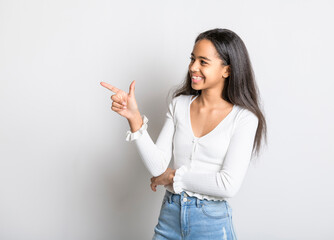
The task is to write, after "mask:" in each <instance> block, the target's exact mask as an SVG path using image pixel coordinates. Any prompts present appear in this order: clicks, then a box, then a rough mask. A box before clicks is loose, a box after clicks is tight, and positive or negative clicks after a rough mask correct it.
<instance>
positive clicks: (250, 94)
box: [172, 28, 267, 157]
mask: <svg viewBox="0 0 334 240" xmlns="http://www.w3.org/2000/svg"><path fill="white" fill-rule="evenodd" d="M202 39H207V40H210V41H211V42H212V43H213V45H214V46H215V48H216V50H217V52H218V54H219V57H220V59H221V60H222V62H223V65H224V66H226V65H230V69H231V72H230V75H229V77H227V78H226V79H225V83H224V88H223V90H222V97H223V99H224V100H226V101H227V102H230V103H232V104H234V105H238V106H240V107H243V108H246V109H248V110H249V111H251V112H253V113H254V114H255V115H256V116H257V117H258V120H259V122H258V127H257V130H256V135H255V138H254V142H253V149H252V157H253V155H256V156H258V155H259V152H260V148H261V143H262V138H264V140H265V142H266V143H267V124H266V120H265V117H264V115H263V114H262V112H261V110H260V107H259V98H260V97H259V90H258V87H257V85H256V82H255V77H254V72H253V69H252V65H251V62H250V58H249V55H248V51H247V48H246V46H245V44H244V42H243V41H242V40H241V38H240V37H239V36H238V35H237V34H236V33H234V32H233V31H231V30H228V29H221V28H215V29H212V30H208V31H205V32H203V33H200V34H199V35H198V37H197V38H196V40H195V44H196V43H197V42H198V41H199V40H202ZM172 90H173V89H172ZM201 92H202V90H194V89H193V88H192V87H191V78H190V75H189V73H188V71H187V75H186V77H185V80H184V82H183V83H182V84H181V85H180V86H177V89H176V90H174V92H173V95H172V97H173V98H174V97H177V96H179V95H200V94H201Z"/></svg>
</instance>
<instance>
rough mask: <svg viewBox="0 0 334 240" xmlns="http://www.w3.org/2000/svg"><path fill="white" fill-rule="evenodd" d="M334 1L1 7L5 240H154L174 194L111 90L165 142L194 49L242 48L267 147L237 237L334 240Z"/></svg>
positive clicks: (0, 190) (238, 216)
mask: <svg viewBox="0 0 334 240" xmlns="http://www.w3.org/2000/svg"><path fill="white" fill-rule="evenodd" d="M332 13H333V3H332V2H331V1H301V0H300V1H259V0H257V1H168V2H166V1H153V0H152V1H128V2H127V1H124V2H121V1H107V0H105V1H103V0H97V1H75V0H66V1H63V0H61V1H37V0H33V1H23V0H21V1H18V0H1V1H0V79H1V81H0V111H1V112H0V239H3V240H30V239H31V240H46V239H47V240H59V239H62V240H107V239H126V240H127V239H139V240H141V239H143V240H144V239H151V237H152V235H153V229H154V226H155V225H156V224H157V221H158V215H159V211H160V206H161V201H162V197H163V194H164V192H165V189H164V187H163V186H159V187H158V191H157V192H153V191H152V190H151V189H150V178H151V176H150V174H149V173H148V171H147V170H146V169H145V167H144V165H143V163H142V161H141V159H140V157H139V155H138V154H137V152H136V149H135V146H134V145H133V144H131V143H128V142H126V141H125V134H126V131H127V130H128V129H129V125H128V122H127V120H126V119H125V118H123V117H121V116H120V115H118V114H117V113H115V112H113V111H112V110H111V109H110V107H111V99H110V96H111V95H112V94H114V93H112V92H110V91H109V90H107V89H105V88H103V87H102V86H100V84H99V83H100V82H101V81H104V82H108V83H110V84H112V85H114V86H116V87H118V88H121V89H123V90H126V91H127V92H128V90H129V85H130V83H131V82H132V81H133V80H136V90H135V93H136V99H137V102H138V104H139V109H140V112H141V113H143V114H145V115H146V116H147V117H148V118H149V123H148V125H149V127H148V132H149V134H150V136H151V137H152V139H153V140H154V141H155V140H156V138H157V136H158V134H159V132H160V130H161V127H162V124H163V121H164V119H165V114H166V110H167V103H168V102H167V100H166V97H167V94H168V92H169V90H170V89H171V88H172V87H173V86H175V85H178V84H180V83H181V82H182V81H183V78H184V76H185V74H186V73H187V67H188V64H189V61H190V60H189V57H190V53H191V51H192V48H193V44H194V40H195V38H196V37H197V35H198V34H199V33H201V32H203V31H206V30H209V29H212V28H216V27H219V28H227V29H230V30H232V31H234V32H236V33H237V34H238V35H239V36H240V37H241V38H242V39H243V41H244V42H245V44H246V47H247V48H248V51H249V54H250V57H251V61H252V64H253V67H254V71H255V76H256V81H257V84H258V86H259V89H260V93H261V101H262V105H263V110H264V113H265V116H266V119H267V123H268V140H269V141H268V147H266V148H265V149H264V150H263V154H262V155H261V156H260V159H259V160H258V162H257V164H253V165H251V167H250V168H249V171H248V173H247V175H246V178H245V180H244V183H243V185H242V187H241V189H240V191H239V192H238V194H237V195H236V196H235V197H234V198H232V199H230V200H229V202H230V204H231V206H232V208H233V221H234V224H235V229H236V232H237V235H238V237H239V238H238V239H239V240H299V239H304V240H306V239H322V240H327V239H328V240H329V239H333V238H334V230H333V227H332V223H331V221H332V219H333V216H334V207H333V201H334V193H333V189H334V188H333V187H334V186H333V185H334V184H333V183H334V177H333V170H334V169H333V167H334V162H333V159H334V158H333V156H334V145H333V135H334V129H333V122H334V113H333V110H334V109H333V102H334V97H333V87H334V84H333V80H334V78H333V53H334V48H333V42H334V34H333V30H332V29H333V28H332V23H333V22H334V19H333V15H332Z"/></svg>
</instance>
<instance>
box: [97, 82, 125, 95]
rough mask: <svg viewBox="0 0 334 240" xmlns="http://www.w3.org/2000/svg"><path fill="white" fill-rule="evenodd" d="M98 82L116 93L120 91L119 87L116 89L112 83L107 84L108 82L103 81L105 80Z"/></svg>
mask: <svg viewBox="0 0 334 240" xmlns="http://www.w3.org/2000/svg"><path fill="white" fill-rule="evenodd" d="M100 84H101V85H102V86H103V87H105V88H108V89H109V90H111V91H112V92H114V93H117V92H119V91H120V89H118V88H117V87H114V86H113V85H111V84H109V83H105V82H100Z"/></svg>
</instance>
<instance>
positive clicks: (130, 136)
mask: <svg viewBox="0 0 334 240" xmlns="http://www.w3.org/2000/svg"><path fill="white" fill-rule="evenodd" d="M175 102H176V99H175V98H173V99H172V101H170V103H169V105H168V110H167V113H166V118H165V122H164V124H163V127H162V129H161V131H160V133H159V136H158V138H157V141H156V143H154V142H153V141H152V138H151V137H150V135H149V134H148V132H147V122H148V119H147V117H146V116H145V115H142V118H143V125H142V126H141V128H140V129H139V130H137V131H136V132H131V131H130V130H128V131H127V133H126V141H128V142H133V143H134V144H135V146H136V148H137V151H138V153H139V155H140V158H141V159H142V161H143V162H144V165H145V167H146V168H147V169H148V171H149V172H150V173H151V174H152V175H153V176H154V177H157V176H159V175H161V174H163V173H164V172H165V171H166V169H167V167H168V165H169V162H170V160H171V158H172V146H173V145H172V143H173V136H174V131H175V125H174V109H175Z"/></svg>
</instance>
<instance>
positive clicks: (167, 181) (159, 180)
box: [151, 168, 176, 192]
mask: <svg viewBox="0 0 334 240" xmlns="http://www.w3.org/2000/svg"><path fill="white" fill-rule="evenodd" d="M175 171H176V170H175V169H171V168H167V169H166V171H165V172H164V173H163V174H161V175H160V176H158V177H152V178H151V189H152V191H154V192H156V191H157V189H156V187H157V186H158V185H164V186H167V185H173V178H174V176H175Z"/></svg>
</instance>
